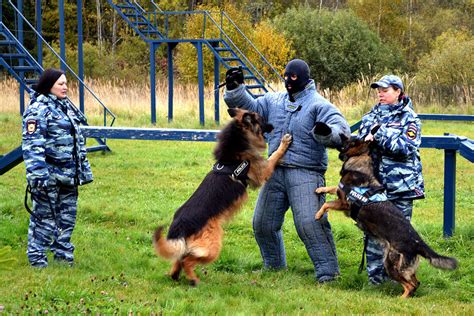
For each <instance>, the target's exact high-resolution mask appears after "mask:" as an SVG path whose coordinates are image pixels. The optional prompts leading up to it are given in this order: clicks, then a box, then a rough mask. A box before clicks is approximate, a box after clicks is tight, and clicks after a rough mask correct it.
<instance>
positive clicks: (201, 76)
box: [195, 42, 205, 126]
mask: <svg viewBox="0 0 474 316" xmlns="http://www.w3.org/2000/svg"><path fill="white" fill-rule="evenodd" d="M195 46H196V48H197V58H198V60H197V62H198V90H199V122H200V123H201V125H202V126H204V120H205V119H204V65H203V64H204V61H203V55H202V43H201V42H198V43H196V44H195Z"/></svg>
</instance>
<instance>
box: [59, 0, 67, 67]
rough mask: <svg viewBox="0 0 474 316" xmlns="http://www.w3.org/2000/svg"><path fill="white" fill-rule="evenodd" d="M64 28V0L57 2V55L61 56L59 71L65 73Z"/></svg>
mask: <svg viewBox="0 0 474 316" xmlns="http://www.w3.org/2000/svg"><path fill="white" fill-rule="evenodd" d="M64 33H65V27H64V0H59V48H60V52H59V55H60V56H61V59H62V60H61V69H62V70H63V71H64V72H66V65H65V63H64V62H63V60H64V61H65V60H66V36H65V34H64Z"/></svg>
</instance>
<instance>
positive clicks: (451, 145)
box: [420, 135, 460, 150]
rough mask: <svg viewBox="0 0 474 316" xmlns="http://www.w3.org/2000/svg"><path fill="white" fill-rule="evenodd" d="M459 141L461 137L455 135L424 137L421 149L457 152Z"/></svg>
mask: <svg viewBox="0 0 474 316" xmlns="http://www.w3.org/2000/svg"><path fill="white" fill-rule="evenodd" d="M459 141H460V140H459V137H458V136H455V135H445V136H422V137H421V146H420V147H422V148H437V149H451V150H457V149H458V148H459Z"/></svg>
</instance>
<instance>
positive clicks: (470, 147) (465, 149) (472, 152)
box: [458, 139, 474, 162]
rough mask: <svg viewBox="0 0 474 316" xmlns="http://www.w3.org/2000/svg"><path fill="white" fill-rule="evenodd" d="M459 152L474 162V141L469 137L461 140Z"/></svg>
mask: <svg viewBox="0 0 474 316" xmlns="http://www.w3.org/2000/svg"><path fill="white" fill-rule="evenodd" d="M458 150H459V154H461V156H463V157H464V158H466V159H467V160H469V161H470V162H474V141H472V140H469V139H464V140H461V142H460V143H459V149H458Z"/></svg>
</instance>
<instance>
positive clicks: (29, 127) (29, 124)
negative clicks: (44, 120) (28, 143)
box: [26, 120, 37, 135]
mask: <svg viewBox="0 0 474 316" xmlns="http://www.w3.org/2000/svg"><path fill="white" fill-rule="evenodd" d="M36 126H37V123H36V120H28V121H26V132H27V133H28V134H29V135H31V134H33V133H34V132H36Z"/></svg>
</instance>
